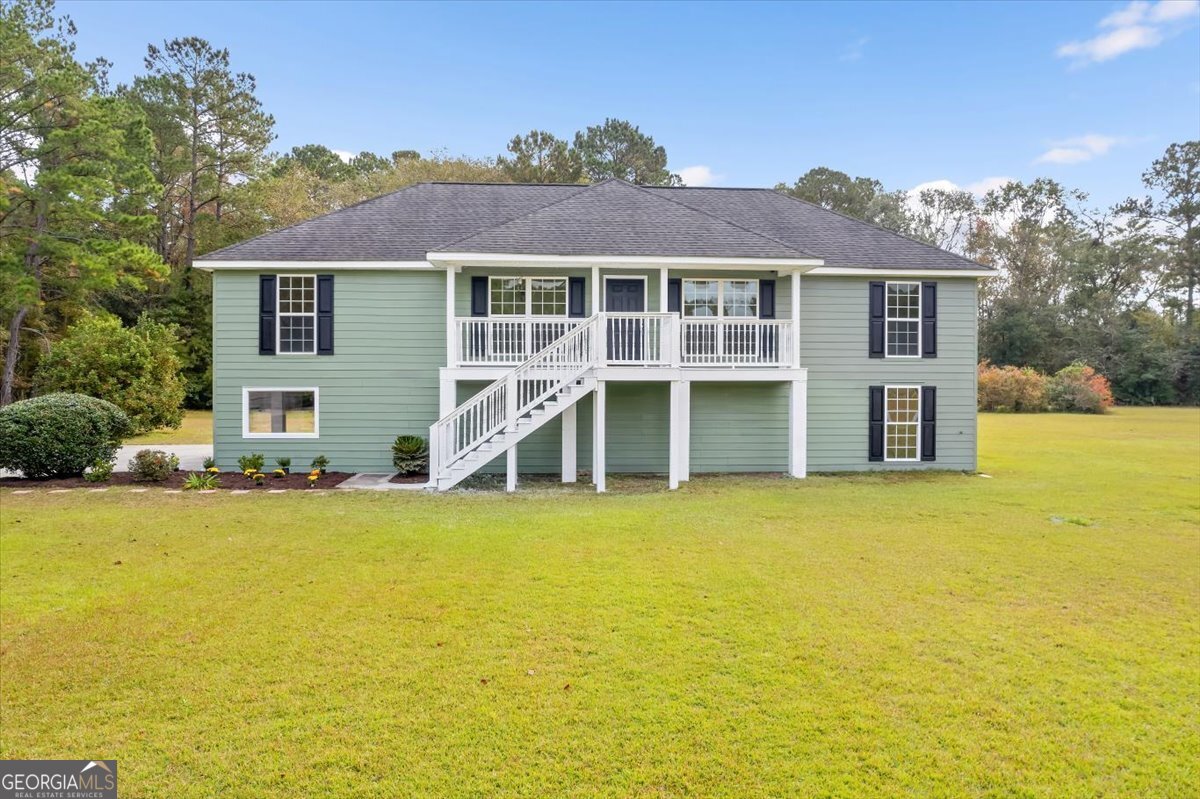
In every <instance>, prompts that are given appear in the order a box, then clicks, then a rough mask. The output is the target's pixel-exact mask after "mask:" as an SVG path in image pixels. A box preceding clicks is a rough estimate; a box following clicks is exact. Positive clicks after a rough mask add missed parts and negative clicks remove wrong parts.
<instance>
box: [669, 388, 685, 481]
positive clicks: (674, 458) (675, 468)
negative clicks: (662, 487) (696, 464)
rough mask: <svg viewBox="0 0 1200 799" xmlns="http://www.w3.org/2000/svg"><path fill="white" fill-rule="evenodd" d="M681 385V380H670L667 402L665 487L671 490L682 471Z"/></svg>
mask: <svg viewBox="0 0 1200 799" xmlns="http://www.w3.org/2000/svg"><path fill="white" fill-rule="evenodd" d="M682 386H683V381H682V380H672V381H671V399H670V402H669V403H668V404H669V406H670V414H671V417H670V422H669V423H668V425H667V429H668V435H667V488H668V489H670V490H671V491H674V490H675V489H677V488H679V474H680V472H681V471H683V469H682V465H681V464H680V456H682V455H683V445H682V443H681V441H680V440H681V438H682V436H681V435H680V427H681V425H680V421H681V417H682V415H683V414H682V413H681V407H680V406H681V405H682V404H683V391H682Z"/></svg>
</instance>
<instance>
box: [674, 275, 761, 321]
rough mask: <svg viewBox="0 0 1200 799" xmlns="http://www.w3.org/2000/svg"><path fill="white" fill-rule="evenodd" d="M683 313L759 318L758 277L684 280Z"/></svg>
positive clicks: (686, 314)
mask: <svg viewBox="0 0 1200 799" xmlns="http://www.w3.org/2000/svg"><path fill="white" fill-rule="evenodd" d="M682 311H683V315H684V316H686V317H693V318H695V317H725V318H729V319H757V318H758V281H757V280H713V279H707V278H698V279H692V278H685V279H684V280H683V308H682Z"/></svg>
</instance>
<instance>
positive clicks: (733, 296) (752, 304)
mask: <svg viewBox="0 0 1200 799" xmlns="http://www.w3.org/2000/svg"><path fill="white" fill-rule="evenodd" d="M723 289H724V292H723V293H724V295H725V296H724V302H723V310H724V312H725V316H736V317H743V318H744V317H751V318H756V317H757V316H758V281H757V280H726V281H725V285H724V287H723Z"/></svg>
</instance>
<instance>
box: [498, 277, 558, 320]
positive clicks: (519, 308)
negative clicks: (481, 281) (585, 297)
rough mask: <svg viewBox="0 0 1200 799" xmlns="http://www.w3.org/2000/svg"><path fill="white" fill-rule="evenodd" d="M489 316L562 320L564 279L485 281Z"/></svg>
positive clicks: (500, 278)
mask: <svg viewBox="0 0 1200 799" xmlns="http://www.w3.org/2000/svg"><path fill="white" fill-rule="evenodd" d="M488 314H489V315H490V316H566V315H567V279H566V278H565V277H492V278H489V279H488Z"/></svg>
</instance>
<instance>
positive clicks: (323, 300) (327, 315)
mask: <svg viewBox="0 0 1200 799" xmlns="http://www.w3.org/2000/svg"><path fill="white" fill-rule="evenodd" d="M317 355H333V275H317Z"/></svg>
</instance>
